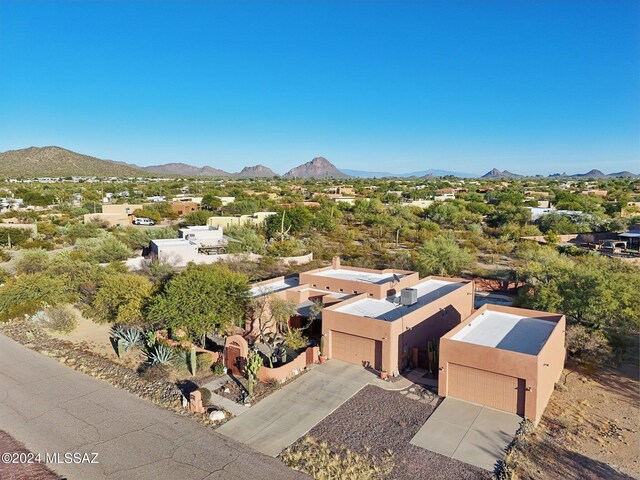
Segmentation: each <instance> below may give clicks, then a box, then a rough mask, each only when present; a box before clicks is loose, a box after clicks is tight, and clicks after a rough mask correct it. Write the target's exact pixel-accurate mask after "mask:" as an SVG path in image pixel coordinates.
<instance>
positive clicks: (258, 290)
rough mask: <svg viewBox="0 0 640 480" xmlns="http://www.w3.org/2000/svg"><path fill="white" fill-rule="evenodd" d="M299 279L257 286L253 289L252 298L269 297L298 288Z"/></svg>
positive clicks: (293, 278)
mask: <svg viewBox="0 0 640 480" xmlns="http://www.w3.org/2000/svg"><path fill="white" fill-rule="evenodd" d="M298 283H299V281H298V277H291V278H285V279H283V280H277V281H275V282H271V283H266V284H263V285H257V286H255V287H251V296H252V297H254V298H255V297H262V296H263V295H267V294H269V293H274V292H279V291H280V290H286V289H288V288H291V287H297V286H298Z"/></svg>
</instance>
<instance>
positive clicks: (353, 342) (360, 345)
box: [331, 332, 382, 370]
mask: <svg viewBox="0 0 640 480" xmlns="http://www.w3.org/2000/svg"><path fill="white" fill-rule="evenodd" d="M331 356H332V357H333V358H337V359H338V360H344V361H345V362H349V363H355V364H356V365H363V366H365V367H372V368H375V369H376V370H380V369H381V368H382V342H381V341H380V340H373V339H371V338H365V337H358V336H356V335H349V334H346V333H340V332H331Z"/></svg>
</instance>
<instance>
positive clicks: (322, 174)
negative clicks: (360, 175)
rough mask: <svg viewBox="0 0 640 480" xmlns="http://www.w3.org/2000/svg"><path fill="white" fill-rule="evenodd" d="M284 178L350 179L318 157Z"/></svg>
mask: <svg viewBox="0 0 640 480" xmlns="http://www.w3.org/2000/svg"><path fill="white" fill-rule="evenodd" d="M283 178H349V175H347V174H345V173H342V172H341V171H340V170H338V169H337V168H336V166H335V165H334V164H332V163H331V162H330V161H329V160H327V159H326V158H324V157H316V158H314V159H313V160H311V161H310V162H307V163H304V164H302V165H299V166H297V167H295V168H292V169H291V170H289V171H288V172H287V173H285V174H284V175H283Z"/></svg>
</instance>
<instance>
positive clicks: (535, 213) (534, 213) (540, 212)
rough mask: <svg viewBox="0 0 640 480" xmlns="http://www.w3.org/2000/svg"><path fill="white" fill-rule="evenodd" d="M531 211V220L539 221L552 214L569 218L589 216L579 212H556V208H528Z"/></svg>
mask: <svg viewBox="0 0 640 480" xmlns="http://www.w3.org/2000/svg"><path fill="white" fill-rule="evenodd" d="M526 208H528V209H529V210H530V211H531V220H533V221H535V220H538V219H539V218H540V217H544V216H545V215H549V214H550V213H557V214H558V215H565V216H567V217H576V216H580V215H587V214H585V213H584V212H581V211H579V210H556V209H555V208H554V207H550V208H538V207H526Z"/></svg>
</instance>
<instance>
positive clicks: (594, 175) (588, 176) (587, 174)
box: [572, 168, 606, 178]
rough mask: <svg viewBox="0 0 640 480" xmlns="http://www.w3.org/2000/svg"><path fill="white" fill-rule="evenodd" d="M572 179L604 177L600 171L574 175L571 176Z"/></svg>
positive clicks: (594, 170)
mask: <svg viewBox="0 0 640 480" xmlns="http://www.w3.org/2000/svg"><path fill="white" fill-rule="evenodd" d="M572 177H585V178H605V177H606V175H605V174H604V173H602V172H601V171H600V170H596V169H595V168H594V169H593V170H589V171H588V172H587V173H576V174H575V175H572Z"/></svg>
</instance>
